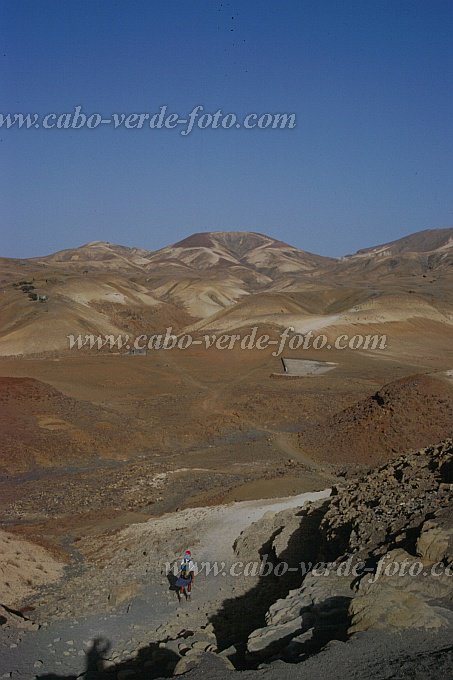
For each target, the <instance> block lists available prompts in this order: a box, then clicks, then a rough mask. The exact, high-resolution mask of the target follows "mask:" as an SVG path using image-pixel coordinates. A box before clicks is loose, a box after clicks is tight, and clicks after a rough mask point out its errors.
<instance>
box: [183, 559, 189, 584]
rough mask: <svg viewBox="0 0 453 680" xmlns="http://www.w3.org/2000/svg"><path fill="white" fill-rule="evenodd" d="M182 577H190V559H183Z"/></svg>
mask: <svg viewBox="0 0 453 680" xmlns="http://www.w3.org/2000/svg"><path fill="white" fill-rule="evenodd" d="M181 578H185V579H189V578H190V564H189V561H188V560H183V561H182V562H181Z"/></svg>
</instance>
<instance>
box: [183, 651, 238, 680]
mask: <svg viewBox="0 0 453 680" xmlns="http://www.w3.org/2000/svg"><path fill="white" fill-rule="evenodd" d="M204 663H206V664H209V669H210V672H211V671H212V670H219V671H222V672H228V671H234V666H233V664H232V663H231V661H230V660H229V659H228V658H227V657H226V656H221V655H219V654H212V653H211V652H204V651H202V650H194V651H192V652H189V653H188V654H186V655H185V656H183V657H182V658H181V659H180V660H179V661H178V663H177V664H176V667H175V670H174V671H173V675H183V673H187V672H188V671H190V670H192V669H194V668H196V669H197V670H198V672H199V673H200V675H202V673H203V665H204Z"/></svg>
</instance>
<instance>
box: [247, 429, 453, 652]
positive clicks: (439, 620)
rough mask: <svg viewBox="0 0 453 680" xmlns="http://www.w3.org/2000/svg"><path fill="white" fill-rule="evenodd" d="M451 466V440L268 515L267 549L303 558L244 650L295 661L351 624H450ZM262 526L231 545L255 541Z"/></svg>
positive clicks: (355, 627)
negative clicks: (294, 580)
mask: <svg viewBox="0 0 453 680" xmlns="http://www.w3.org/2000/svg"><path fill="white" fill-rule="evenodd" d="M452 469H453V443H452V441H451V440H450V441H447V442H445V443H443V444H440V445H438V446H434V447H429V448H427V449H422V450H420V451H417V452H415V453H412V454H409V455H406V456H402V457H401V458H399V459H397V460H395V461H393V462H392V463H389V464H387V465H383V466H381V467H380V468H378V469H377V470H375V471H374V472H372V473H371V474H369V475H368V476H367V477H365V478H363V479H359V480H356V481H353V482H351V483H349V484H348V485H347V486H345V487H344V488H337V489H334V490H333V495H332V498H331V499H329V500H328V501H327V502H323V503H318V504H312V505H309V506H308V507H306V508H304V509H302V510H297V511H285V514H283V513H282V514H281V516H279V515H275V516H273V517H272V518H268V520H267V523H268V529H269V530H270V532H269V533H270V539H269V542H268V548H270V550H271V552H272V554H273V556H274V558H276V559H277V560H285V559H286V558H288V561H289V564H290V565H294V564H299V563H300V562H302V568H301V570H300V575H299V582H300V586H299V587H298V588H294V589H292V590H290V592H289V593H288V594H287V595H286V597H283V598H280V599H278V600H277V601H275V602H274V603H273V604H272V605H271V606H270V607H269V609H268V612H267V614H266V617H265V618H266V625H265V626H264V627H261V628H259V629H256V630H254V631H253V632H252V633H251V634H250V635H249V637H248V640H247V652H248V654H249V656H250V657H251V658H253V657H256V658H257V659H263V658H267V659H271V658H277V657H280V658H283V659H285V660H291V661H294V660H300V659H302V658H304V657H305V655H306V654H307V653H308V652H312V651H316V650H318V649H320V647H322V646H323V645H324V644H325V643H326V642H327V641H329V640H335V639H337V640H345V639H347V637H349V636H351V635H353V634H354V633H356V632H359V631H369V630H386V631H391V630H395V631H396V630H407V629H414V630H416V629H423V630H437V629H439V628H441V627H446V626H452V625H453V614H452V610H453V583H452V578H451V568H450V569H448V565H449V564H450V563H451V560H452V536H453V515H452V500H453V479H452ZM291 513H292V514H291ZM314 518H316V521H315V522H313V521H310V520H313V519H314ZM269 520H270V521H269ZM264 525H265V520H264V518H263V520H262V522H261V524H260V526H259V531H258V532H257V535H255V536H254V538H252V531H250V533H249V531H247V532H245V533H244V534H243V535H242V537H241V540H240V541H238V544H237V547H238V548H239V549H240V550H244V549H245V547H247V550H250V549H252V547H253V542H254V541H255V543H256V544H258V543H259V542H260V541H261V542H263V536H264V534H265V526H264ZM255 528H257V527H255ZM258 535H259V537H258ZM305 572H306V573H305Z"/></svg>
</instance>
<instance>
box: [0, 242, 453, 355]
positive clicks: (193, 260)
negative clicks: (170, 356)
mask: <svg viewBox="0 0 453 680" xmlns="http://www.w3.org/2000/svg"><path fill="white" fill-rule="evenodd" d="M452 233H453V230H452V229H438V230H427V231H424V232H420V233H418V234H413V235H411V236H407V237H405V238H403V239H400V240H399V241H395V242H393V243H390V244H386V245H383V246H376V247H374V248H370V249H368V250H362V251H359V252H358V253H357V254H356V255H352V256H347V257H344V258H340V259H333V258H327V257H321V256H319V255H313V254H312V253H308V252H305V251H303V250H300V249H298V248H295V247H294V246H291V245H288V244H286V243H283V242H281V241H278V240H275V239H273V238H270V237H268V236H265V235H263V234H259V233H254V232H250V233H249V232H205V233H198V234H193V235H192V236H189V237H188V238H186V239H184V240H182V241H179V242H178V243H175V244H174V245H172V246H167V247H165V248H162V249H161V250H158V251H154V252H153V251H147V250H143V249H140V248H127V247H125V246H119V245H114V244H111V243H107V242H100V241H95V242H92V243H88V244H86V245H84V246H81V247H80V248H73V249H68V250H63V251H60V252H57V253H54V254H53V255H48V256H46V257H39V258H33V259H30V260H8V259H5V258H3V259H1V260H0V281H1V282H2V283H1V285H2V288H1V289H0V290H1V293H2V294H1V296H0V355H9V354H21V353H22V354H29V353H37V352H46V351H50V352H53V351H56V350H58V351H60V350H63V349H64V348H65V347H66V342H67V341H66V336H67V335H68V334H70V333H73V334H78V333H101V334H109V333H114V334H118V333H120V332H129V331H131V332H132V334H134V333H137V334H140V333H142V332H144V330H143V329H144V328H146V329H152V330H154V331H156V330H157V329H162V328H163V329H165V328H167V327H169V326H172V327H173V328H174V330H176V331H180V330H183V329H184V328H187V329H188V330H189V329H190V330H201V329H217V330H225V331H226V330H228V331H230V330H233V329H235V328H236V329H237V328H241V327H244V325H247V326H250V325H254V324H261V325H267V326H273V327H275V328H281V327H286V326H294V327H295V328H296V330H298V331H299V332H305V331H307V330H316V329H321V328H328V329H331V332H334V331H335V332H337V331H338V332H339V331H340V330H341V331H342V332H345V331H344V329H347V328H350V327H351V325H355V326H357V325H366V326H369V325H371V324H381V325H382V324H387V323H396V322H403V323H406V322H407V321H408V320H410V319H426V320H428V322H429V323H432V322H434V323H440V324H443V325H447V326H449V325H450V324H451V323H452V321H453V249H452ZM30 295H31V296H32V297H33V295H37V296H41V297H42V296H45V297H46V299H45V300H43V301H42V302H43V304H41V303H40V302H39V300H38V302H37V301H36V300H35V301H33V300H31V299H30Z"/></svg>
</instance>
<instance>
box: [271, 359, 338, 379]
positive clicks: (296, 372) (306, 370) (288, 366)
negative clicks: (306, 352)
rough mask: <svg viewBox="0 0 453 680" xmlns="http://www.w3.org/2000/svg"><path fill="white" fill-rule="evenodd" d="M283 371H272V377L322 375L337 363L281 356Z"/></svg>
mask: <svg viewBox="0 0 453 680" xmlns="http://www.w3.org/2000/svg"><path fill="white" fill-rule="evenodd" d="M282 364H283V373H273V376H274V377H283V378H284V377H287V378H297V377H305V376H310V375H323V374H324V373H327V372H328V371H331V370H332V369H334V368H335V367H336V366H338V364H336V363H334V362H333V361H314V360H311V359H285V358H282Z"/></svg>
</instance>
